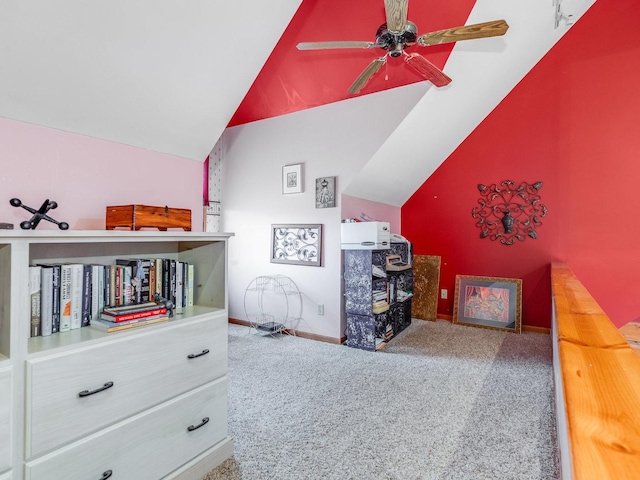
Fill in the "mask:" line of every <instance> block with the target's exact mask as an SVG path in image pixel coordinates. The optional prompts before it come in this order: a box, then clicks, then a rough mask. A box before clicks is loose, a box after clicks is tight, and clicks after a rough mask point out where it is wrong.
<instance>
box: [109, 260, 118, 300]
mask: <svg viewBox="0 0 640 480" xmlns="http://www.w3.org/2000/svg"><path fill="white" fill-rule="evenodd" d="M109 269H110V271H111V274H110V275H109V282H110V284H111V286H110V288H109V303H108V304H109V305H113V306H115V305H117V303H116V299H117V297H118V293H117V290H118V287H117V285H118V279H117V276H118V275H117V273H118V267H117V266H115V265H110V266H109Z"/></svg>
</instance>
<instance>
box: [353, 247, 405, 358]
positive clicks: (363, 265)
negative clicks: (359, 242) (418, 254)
mask: <svg viewBox="0 0 640 480" xmlns="http://www.w3.org/2000/svg"><path fill="white" fill-rule="evenodd" d="M389 256H398V257H400V260H401V261H402V263H404V264H406V268H405V269H403V270H390V269H389V268H387V258H388V257H389ZM412 260H413V249H412V245H411V244H410V243H408V242H391V245H390V248H389V249H384V250H344V298H345V313H346V314H347V341H346V345H347V346H350V347H355V348H361V349H363V350H371V351H373V350H379V349H380V348H383V347H384V345H385V344H386V342H387V341H389V340H391V339H392V338H393V337H395V336H396V335H398V334H399V333H400V332H401V331H403V330H404V329H405V328H407V327H408V326H409V325H411V297H412V295H413V269H412V268H411V265H412V263H413V262H412ZM376 292H379V293H382V292H384V294H385V299H384V301H385V302H386V303H387V304H388V307H386V306H385V307H383V308H382V309H381V310H383V311H376V309H375V308H374V303H375V302H376V300H377V299H376V296H375V295H376ZM384 308H387V309H386V310H385V309H384Z"/></svg>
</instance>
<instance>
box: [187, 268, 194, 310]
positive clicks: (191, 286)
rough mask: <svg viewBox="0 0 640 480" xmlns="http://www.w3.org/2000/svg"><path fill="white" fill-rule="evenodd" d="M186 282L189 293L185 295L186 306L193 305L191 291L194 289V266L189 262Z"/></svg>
mask: <svg viewBox="0 0 640 480" xmlns="http://www.w3.org/2000/svg"><path fill="white" fill-rule="evenodd" d="M187 272H188V273H187V278H188V281H187V284H188V285H189V293H188V296H187V306H188V307H193V291H194V284H193V282H194V280H195V267H194V266H193V264H192V263H190V264H189V265H188V267H187Z"/></svg>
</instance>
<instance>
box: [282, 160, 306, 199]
mask: <svg viewBox="0 0 640 480" xmlns="http://www.w3.org/2000/svg"><path fill="white" fill-rule="evenodd" d="M282 193H283V194H289V193H302V164H301V163H298V164H296V165H285V166H284V167H282Z"/></svg>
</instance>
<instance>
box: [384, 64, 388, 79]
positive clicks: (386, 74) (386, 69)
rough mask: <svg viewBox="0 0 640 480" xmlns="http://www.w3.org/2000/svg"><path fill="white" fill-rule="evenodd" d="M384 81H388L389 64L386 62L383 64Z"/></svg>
mask: <svg viewBox="0 0 640 480" xmlns="http://www.w3.org/2000/svg"><path fill="white" fill-rule="evenodd" d="M384 80H385V82H386V81H388V80H389V64H388V63H387V62H385V63H384Z"/></svg>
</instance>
